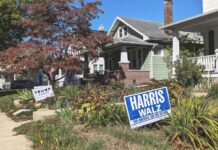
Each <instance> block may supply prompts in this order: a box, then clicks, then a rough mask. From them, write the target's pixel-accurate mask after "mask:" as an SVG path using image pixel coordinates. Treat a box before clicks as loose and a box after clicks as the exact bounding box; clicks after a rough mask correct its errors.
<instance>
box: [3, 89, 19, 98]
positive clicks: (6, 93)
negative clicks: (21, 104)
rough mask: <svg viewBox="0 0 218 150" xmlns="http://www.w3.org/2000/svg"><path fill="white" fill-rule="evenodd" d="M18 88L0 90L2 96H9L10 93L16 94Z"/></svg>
mask: <svg viewBox="0 0 218 150" xmlns="http://www.w3.org/2000/svg"><path fill="white" fill-rule="evenodd" d="M17 93H18V90H0V97H1V96H8V95H14V94H17Z"/></svg>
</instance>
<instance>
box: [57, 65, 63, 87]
mask: <svg viewBox="0 0 218 150" xmlns="http://www.w3.org/2000/svg"><path fill="white" fill-rule="evenodd" d="M62 76H63V73H62V69H61V68H60V69H58V79H59V78H61V77H62ZM63 81H64V78H63V79H60V80H58V85H59V87H62V86H63V85H64V83H63Z"/></svg>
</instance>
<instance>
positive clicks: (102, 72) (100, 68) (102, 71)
mask: <svg viewBox="0 0 218 150" xmlns="http://www.w3.org/2000/svg"><path fill="white" fill-rule="evenodd" d="M99 74H101V75H102V74H104V65H103V64H100V66H99Z"/></svg>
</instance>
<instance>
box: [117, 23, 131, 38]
mask: <svg viewBox="0 0 218 150" xmlns="http://www.w3.org/2000/svg"><path fill="white" fill-rule="evenodd" d="M128 32H129V28H128V26H127V25H123V26H120V27H119V28H118V38H123V37H126V36H128Z"/></svg>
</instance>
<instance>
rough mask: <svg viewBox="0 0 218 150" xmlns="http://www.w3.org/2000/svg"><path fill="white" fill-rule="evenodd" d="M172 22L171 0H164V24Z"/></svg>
mask: <svg viewBox="0 0 218 150" xmlns="http://www.w3.org/2000/svg"><path fill="white" fill-rule="evenodd" d="M172 22H173V2H172V0H164V25H167V24H171V23H172Z"/></svg>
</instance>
